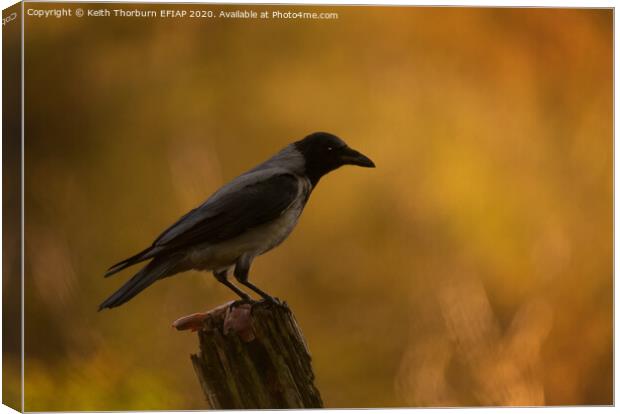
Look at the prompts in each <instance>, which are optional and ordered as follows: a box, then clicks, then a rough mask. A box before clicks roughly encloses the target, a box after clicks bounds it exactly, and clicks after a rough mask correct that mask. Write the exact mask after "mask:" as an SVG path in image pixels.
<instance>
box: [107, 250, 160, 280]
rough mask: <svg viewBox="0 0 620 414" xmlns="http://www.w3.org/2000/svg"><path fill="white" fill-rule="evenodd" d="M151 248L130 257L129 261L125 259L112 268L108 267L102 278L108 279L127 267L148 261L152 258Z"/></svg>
mask: <svg viewBox="0 0 620 414" xmlns="http://www.w3.org/2000/svg"><path fill="white" fill-rule="evenodd" d="M152 249H153V248H152V247H148V248H146V249H144V250H142V251H141V252H140V253H138V254H136V255H133V256H131V257H130V258H129V259H125V260H123V261H120V262H118V263H117V264H115V265H114V266H112V267H110V268H109V269H108V271H107V272H106V273H105V275H104V277H109V276H112V275H113V274H115V273H118V272H120V271H121V270H123V269H125V268H127V267H129V266H133V265H135V264H136V263H140V262H142V261H144V260H147V259H150V258H151V257H153V255H152V253H153V251H152Z"/></svg>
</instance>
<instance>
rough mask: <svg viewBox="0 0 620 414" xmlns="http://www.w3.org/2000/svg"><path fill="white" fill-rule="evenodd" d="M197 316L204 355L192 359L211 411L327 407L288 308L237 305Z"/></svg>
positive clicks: (305, 347)
mask: <svg viewBox="0 0 620 414" xmlns="http://www.w3.org/2000/svg"><path fill="white" fill-rule="evenodd" d="M196 317H197V315H192V316H190V317H187V318H184V319H191V318H194V320H195V318H196ZM198 317H200V318H201V319H200V320H201V322H202V326H201V328H200V329H199V330H198V338H199V343H200V352H199V353H198V354H194V355H192V356H191V360H192V363H193V365H194V369H195V371H196V375H197V376H198V380H199V381H200V385H201V387H202V390H203V392H204V394H205V397H206V399H207V402H208V403H209V405H210V407H211V408H213V409H243V408H254V409H261V408H262V409H266V408H271V409H276V408H322V407H323V401H322V400H321V396H320V393H319V390H318V389H317V388H316V387H315V386H314V373H313V371H312V365H311V358H310V352H309V350H308V346H307V345H306V342H305V340H304V338H303V335H302V333H301V330H300V329H299V326H298V325H297V321H296V320H295V317H294V315H293V313H292V312H291V310H290V309H289V308H288V306H287V305H286V304H278V305H276V304H271V303H268V302H264V301H263V302H256V303H252V304H248V303H240V302H234V303H232V304H226V305H223V306H220V307H219V308H216V309H214V310H212V311H210V312H208V313H207V314H202V315H200V316H198ZM184 323H185V325H187V322H184V321H183V320H179V321H177V322H176V323H175V326H176V327H177V329H184V328H183V325H184ZM190 325H191V323H190Z"/></svg>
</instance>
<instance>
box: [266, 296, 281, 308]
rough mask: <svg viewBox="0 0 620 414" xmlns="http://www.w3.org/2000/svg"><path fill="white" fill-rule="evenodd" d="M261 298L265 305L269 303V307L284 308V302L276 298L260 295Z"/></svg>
mask: <svg viewBox="0 0 620 414" xmlns="http://www.w3.org/2000/svg"><path fill="white" fill-rule="evenodd" d="M262 296H263V300H262V301H263V302H265V303H269V304H271V305H276V306H286V302H283V301H281V300H280V299H278V298H276V297H273V296H271V295H262Z"/></svg>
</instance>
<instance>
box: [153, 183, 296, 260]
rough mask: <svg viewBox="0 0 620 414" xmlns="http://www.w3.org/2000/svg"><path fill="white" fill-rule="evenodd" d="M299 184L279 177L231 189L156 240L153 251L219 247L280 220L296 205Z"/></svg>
mask: <svg viewBox="0 0 620 414" xmlns="http://www.w3.org/2000/svg"><path fill="white" fill-rule="evenodd" d="M298 187H299V183H298V180H297V178H296V177H295V176H294V175H292V174H286V173H283V174H278V175H274V176H272V177H269V178H267V179H264V180H260V181H257V182H254V183H250V184H247V185H245V186H243V187H240V188H239V187H238V188H235V189H234V190H233V189H231V190H230V191H227V192H226V193H225V194H222V195H221V196H220V197H218V198H217V199H216V200H214V201H213V202H210V203H206V204H205V205H204V206H201V207H199V208H197V209H194V210H192V211H191V212H189V213H188V214H186V215H185V216H183V217H182V218H181V219H180V220H179V221H178V222H177V223H175V224H174V225H172V226H171V227H170V228H169V229H168V230H166V231H165V232H164V233H163V234H162V235H161V236H159V237H158V238H157V240H155V242H154V243H153V247H155V248H158V249H157V250H158V251H161V252H172V251H176V250H179V249H183V248H186V247H189V246H194V245H198V244H201V243H218V242H222V241H225V240H228V239H231V238H233V237H236V236H238V235H240V234H241V233H243V232H244V231H246V230H247V229H250V228H252V227H256V226H260V225H261V224H265V223H267V222H269V221H271V220H274V219H276V218H277V217H279V216H280V215H281V214H282V213H283V212H284V211H286V209H287V208H288V207H289V206H290V205H291V203H293V201H295V199H296V197H297V195H298V190H299V188H298Z"/></svg>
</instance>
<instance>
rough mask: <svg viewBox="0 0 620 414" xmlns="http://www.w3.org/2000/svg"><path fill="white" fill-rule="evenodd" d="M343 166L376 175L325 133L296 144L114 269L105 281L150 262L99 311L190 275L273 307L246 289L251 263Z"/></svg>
mask: <svg viewBox="0 0 620 414" xmlns="http://www.w3.org/2000/svg"><path fill="white" fill-rule="evenodd" d="M344 165H354V166H359V167H366V168H374V167H375V164H374V162H373V161H372V160H371V159H370V158H368V157H367V156H365V155H363V154H362V153H360V152H359V151H356V150H354V149H352V148H350V147H349V146H348V145H347V144H346V143H345V142H344V141H343V140H342V139H340V138H339V137H337V136H336V135H333V134H330V133H327V132H314V133H311V134H309V135H307V136H305V137H304V138H302V139H300V140H298V141H295V142H293V143H291V144H289V145H287V146H286V147H284V148H283V149H282V150H280V151H279V152H277V153H276V154H275V155H274V156H272V157H271V158H269V159H267V160H266V161H264V162H262V163H260V164H259V165H257V166H256V167H254V168H252V169H250V170H249V171H247V172H245V173H243V174H241V175H240V176H238V177H236V178H234V179H233V180H232V181H230V182H229V183H227V184H225V185H224V186H223V187H221V188H220V189H219V190H217V191H216V192H215V193H213V194H212V195H211V196H210V197H209V198H208V199H207V200H206V201H205V202H203V203H202V204H201V205H199V206H198V207H196V208H194V209H193V210H191V211H190V212H188V213H187V214H185V215H184V216H182V217H181V218H180V219H178V220H177V221H176V222H175V223H174V224H172V225H171V226H170V227H168V228H167V229H166V230H165V231H164V232H163V233H161V234H160V235H159V237H157V238H156V239H155V241H154V242H153V243H152V245H151V246H149V247H147V248H146V249H144V250H142V251H141V252H139V253H137V254H135V255H133V256H131V257H129V258H128V259H125V260H123V261H121V262H119V263H116V264H115V265H113V266H112V267H110V268H109V269H108V271H107V272H106V273H105V277H108V276H111V275H114V274H116V273H118V272H120V271H121V270H124V269H125V268H128V267H130V266H133V265H136V264H138V263H142V262H145V261H147V260H150V261H149V262H148V264H146V265H145V266H144V267H143V268H142V269H140V270H139V271H138V272H137V273H136V274H135V275H134V276H133V277H132V278H131V279H129V280H128V281H127V282H126V283H125V284H124V285H122V287H121V288H120V289H118V290H117V291H116V292H114V293H113V294H112V295H111V296H110V297H108V298H107V299H106V300H105V301H104V302H103V303H101V305H100V306H99V310H100V311H101V310H102V309H106V308H108V309H110V308H115V307H117V306H120V305H122V304H124V303H126V302H127V301H129V300H130V299H132V298H133V297H134V296H136V295H137V294H138V293H140V292H141V291H143V290H144V289H146V288H147V287H148V286H150V285H151V284H153V283H154V282H156V281H158V280H161V279H164V278H167V277H169V276H172V275H175V274H178V273H181V272H185V271H189V270H198V271H208V272H212V273H213V276H214V277H215V279H216V280H217V281H218V282H220V283H222V284H223V285H225V286H227V287H228V288H229V289H230V290H232V291H233V292H234V293H235V294H237V295H238V296H239V297H240V298H241V299H242V301H248V302H251V301H252V299H251V297H250V296H249V295H248V294H247V293H245V292H244V291H243V290H241V289H240V288H239V287H237V286H236V285H235V284H233V283H232V282H231V281H230V280H229V272H231V271H232V274H233V276H234V278H235V279H236V281H237V282H238V283H239V284H241V285H243V286H245V287H247V288H249V289H251V290H252V291H254V292H255V293H256V294H258V295H259V296H261V297H262V299H263V300H265V301H269V302H275V303H277V300H276V299H275V298H274V297H272V296H271V295H269V294H268V293H266V292H265V291H263V290H261V289H260V288H258V287H257V286H256V285H254V284H253V283H251V282H250V281H249V277H248V276H249V272H250V267H251V265H252V262H253V260H254V259H255V258H256V257H258V256H260V255H262V254H264V253H266V252H268V251H270V250H272V249H273V248H275V247H276V246H278V245H280V244H281V243H282V242H283V241H284V240H285V239H286V238H287V237H288V236H289V235H290V233H291V232H292V231H293V228H294V227H295V226H296V224H297V222H298V219H299V217H300V215H301V213H302V211H303V209H304V207H305V205H306V203H307V202H308V199H309V197H310V194H311V193H312V191H313V190H314V189H315V188H316V186H317V184H318V183H319V181H320V180H321V178H322V177H323V176H325V175H326V174H327V173H329V172H331V171H334V170H336V169H338V168H340V167H342V166H344Z"/></svg>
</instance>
